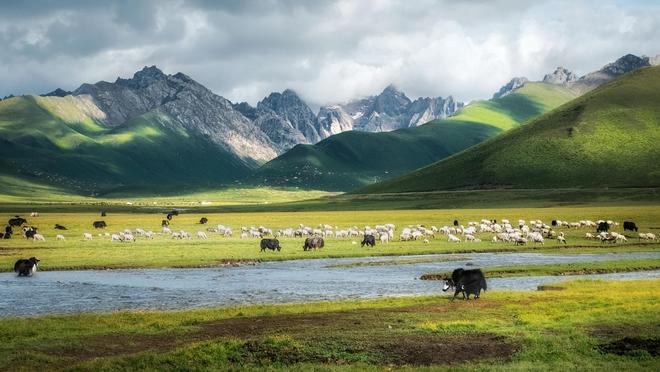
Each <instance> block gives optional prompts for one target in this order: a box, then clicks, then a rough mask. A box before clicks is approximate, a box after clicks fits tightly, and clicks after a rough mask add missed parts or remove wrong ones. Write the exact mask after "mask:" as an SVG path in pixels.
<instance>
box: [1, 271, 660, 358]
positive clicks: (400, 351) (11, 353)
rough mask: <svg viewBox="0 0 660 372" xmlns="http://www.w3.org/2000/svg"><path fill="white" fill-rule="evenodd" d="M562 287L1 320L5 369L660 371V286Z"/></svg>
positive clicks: (637, 283)
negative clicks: (471, 295) (474, 296)
mask: <svg viewBox="0 0 660 372" xmlns="http://www.w3.org/2000/svg"><path fill="white" fill-rule="evenodd" d="M561 286H562V287H565V290H562V291H543V292H526V293H525V294H524V295H522V294H519V293H516V292H488V293H487V294H486V295H484V296H483V297H482V298H481V299H479V300H476V301H453V302H452V301H449V299H448V297H446V296H440V297H439V296H427V297H406V298H394V299H392V298H390V299H379V300H371V301H347V302H322V303H308V304H298V305H279V306H269V305H258V306H247V307H231V308H218V309H204V310H190V311H176V312H159V311H156V312H154V311H147V312H144V311H141V312H118V313H112V314H103V315H98V314H86V315H71V316H48V317H39V318H27V319H20V318H18V319H16V318H12V319H0V338H2V339H3V347H2V348H0V369H1V370H6V369H15V368H16V366H17V365H20V366H21V368H24V369H32V370H35V369H43V368H50V369H53V368H55V369H57V368H62V369H69V368H73V369H77V370H95V371H99V370H117V369H123V370H127V369H128V370H130V369H153V370H183V369H191V368H195V369H228V368H246V369H264V368H266V369H276V370H308V369H333V370H365V369H366V370H382V368H391V367H394V366H408V367H432V368H446V367H448V366H450V365H451V366H452V367H454V368H456V367H459V368H466V369H480V370H512V369H530V368H534V369H543V370H566V369H582V368H584V366H590V368H593V369H595V370H604V369H607V370H657V369H658V367H660V359H659V358H658V350H657V344H658V336H657V335H658V334H660V318H659V315H658V314H660V280H644V281H632V282H631V281H627V282H616V281H614V282H603V281H589V280H581V281H574V282H568V283H563V284H561ZM576 299H579V301H576ZM475 347H478V348H479V350H480V352H478V353H475V352H474V350H475ZM191 363H194V364H191Z"/></svg>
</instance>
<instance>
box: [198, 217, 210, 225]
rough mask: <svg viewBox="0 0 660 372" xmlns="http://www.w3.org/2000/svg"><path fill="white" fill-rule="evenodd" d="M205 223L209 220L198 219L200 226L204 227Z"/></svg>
mask: <svg viewBox="0 0 660 372" xmlns="http://www.w3.org/2000/svg"><path fill="white" fill-rule="evenodd" d="M207 222H209V219H208V218H206V217H202V218H200V219H199V223H200V224H202V225H204V224H205V223H207Z"/></svg>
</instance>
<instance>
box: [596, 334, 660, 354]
mask: <svg viewBox="0 0 660 372" xmlns="http://www.w3.org/2000/svg"><path fill="white" fill-rule="evenodd" d="M598 349H599V350H600V351H602V352H604V353H609V354H616V355H635V354H638V353H639V352H644V351H646V352H647V353H649V354H651V356H654V357H656V356H659V355H660V339H658V338H639V337H624V338H621V339H618V340H615V341H611V342H607V343H604V344H600V345H598Z"/></svg>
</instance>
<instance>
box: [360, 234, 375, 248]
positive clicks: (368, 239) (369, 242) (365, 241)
mask: <svg viewBox="0 0 660 372" xmlns="http://www.w3.org/2000/svg"><path fill="white" fill-rule="evenodd" d="M365 245H366V246H367V247H375V246H376V238H375V237H374V236H373V235H365V236H364V238H362V242H361V243H360V246H361V247H364V246H365Z"/></svg>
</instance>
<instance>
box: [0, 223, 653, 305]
mask: <svg viewBox="0 0 660 372" xmlns="http://www.w3.org/2000/svg"><path fill="white" fill-rule="evenodd" d="M105 215H106V213H105V212H102V216H105ZM178 215H179V212H178V211H176V210H173V211H170V212H167V213H166V219H163V220H162V221H161V230H160V231H158V232H154V231H151V230H147V229H144V228H135V229H124V230H122V231H118V232H115V233H111V232H102V233H97V234H96V236H98V237H100V238H109V240H110V241H111V242H118V243H135V242H136V241H137V240H139V239H154V238H155V237H157V236H160V237H169V238H171V239H177V240H180V239H193V237H195V238H197V239H199V240H207V239H209V236H210V234H213V235H216V236H221V237H227V238H229V237H232V236H233V230H232V229H231V228H230V227H229V226H225V225H221V224H218V225H215V226H211V227H206V229H204V230H198V231H197V232H196V234H191V233H189V232H187V231H185V230H181V229H174V228H173V226H174V225H176V223H175V221H174V217H176V216H178ZM30 216H31V217H34V218H37V217H39V214H38V213H36V212H34V213H31V215H30ZM198 224H199V225H208V224H209V219H208V218H206V217H201V218H200V219H199V223H198ZM617 226H619V223H617V222H614V221H605V220H599V221H595V222H594V221H591V220H580V221H575V222H569V221H563V220H558V219H557V220H552V221H551V222H550V224H547V223H545V222H543V221H541V220H530V221H525V220H522V219H520V220H518V221H517V223H514V222H511V221H509V220H507V219H502V220H500V221H499V222H498V221H497V220H494V219H482V220H480V221H470V222H468V223H467V224H465V225H464V224H461V223H459V221H458V220H454V221H453V223H452V224H451V225H445V226H442V227H436V226H426V225H422V224H417V225H409V226H406V227H403V228H402V229H401V230H400V233H399V234H398V241H399V242H407V241H423V242H424V243H430V241H431V240H432V239H437V238H438V237H443V236H444V237H445V239H446V241H447V242H449V243H457V244H459V243H462V242H468V243H477V242H481V241H482V239H484V240H486V239H487V241H490V242H492V243H510V244H513V245H526V244H528V243H532V244H541V245H543V244H544V243H545V241H546V240H547V239H553V240H556V241H557V243H558V244H563V245H566V244H568V239H567V236H566V234H565V233H564V231H561V229H566V230H578V229H592V230H591V232H585V234H584V238H585V239H589V240H600V241H601V242H602V243H618V242H626V241H628V238H630V236H628V237H627V236H625V235H624V234H621V233H617V232H615V231H612V230H613V229H615V228H616V227H617ZM91 227H92V228H93V229H94V230H99V229H100V230H105V229H108V228H109V226H108V224H107V223H106V221H105V220H97V221H93V222H92V223H91ZM15 229H16V230H20V231H21V232H22V235H23V237H25V238H26V239H32V240H33V241H35V242H38V241H45V240H46V239H45V237H44V235H42V234H41V233H39V229H38V228H37V227H35V226H30V225H28V221H27V219H25V218H22V217H20V216H14V217H12V218H10V219H9V220H8V222H7V226H6V227H5V229H4V233H0V238H3V239H11V238H12V237H13V235H14V234H15V231H14V230H15ZM53 229H54V230H57V231H61V232H64V231H67V230H68V229H67V227H65V226H63V225H61V224H55V226H54V228H53ZM594 229H595V233H594V232H593V231H594ZM623 229H624V231H634V232H637V231H638V230H639V227H638V226H637V224H636V223H635V222H632V221H625V222H623ZM396 230H397V228H396V226H395V225H394V224H391V223H390V224H382V225H375V226H374V227H373V228H372V227H370V226H364V227H363V228H359V227H357V226H352V227H348V228H343V229H340V228H338V227H337V226H333V225H328V224H319V225H318V226H317V227H310V226H305V225H304V224H299V225H298V227H287V228H282V229H278V230H276V231H273V229H270V228H267V227H265V226H258V227H255V226H250V227H247V226H243V227H241V228H240V238H241V239H250V238H258V239H260V243H259V246H260V250H261V252H265V251H267V250H270V251H276V252H279V251H281V250H282V246H281V244H280V240H279V239H280V238H304V243H303V246H302V249H303V251H312V250H319V249H322V248H324V247H325V245H326V240H325V239H328V238H335V239H342V238H345V239H351V238H359V237H361V238H362V240H361V242H360V246H361V247H365V246H366V247H375V246H376V244H377V242H378V243H380V244H388V243H390V242H391V241H393V240H395V236H396V235H395V232H396ZM637 237H638V239H639V240H645V241H655V240H656V239H657V237H656V235H655V234H653V233H643V232H642V233H638V234H637ZM94 238H95V235H94V234H92V233H90V232H85V233H83V235H82V240H83V241H92V240H94ZM55 239H56V240H58V241H66V238H65V236H64V235H63V234H62V233H59V234H57V235H55ZM358 241H359V240H358ZM352 244H358V243H357V241H356V240H353V241H352ZM38 262H39V260H38V259H37V258H36V257H32V258H30V259H22V260H19V261H17V262H16V264H15V266H14V271H15V272H16V273H18V275H19V276H31V275H32V274H34V272H35V271H36V269H37V263H38ZM449 288H454V289H455V291H456V292H455V294H454V297H456V296H457V295H458V294H459V293H462V294H463V297H464V298H469V297H470V295H473V296H474V298H479V295H480V293H481V291H482V290H486V282H485V278H484V276H483V274H482V273H481V271H480V270H463V269H458V270H456V271H454V273H453V274H452V278H450V279H447V281H446V283H445V288H444V290H445V291H446V290H448V289H449Z"/></svg>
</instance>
